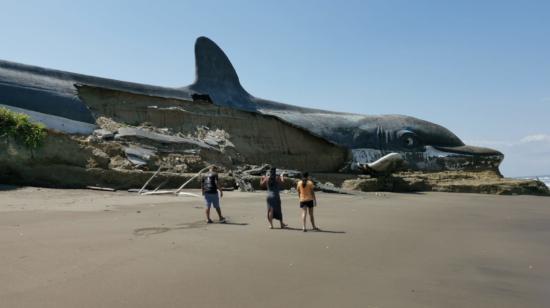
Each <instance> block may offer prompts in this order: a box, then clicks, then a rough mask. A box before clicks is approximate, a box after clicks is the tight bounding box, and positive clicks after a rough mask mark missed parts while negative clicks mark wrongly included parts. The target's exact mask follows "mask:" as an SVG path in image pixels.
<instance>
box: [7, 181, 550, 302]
mask: <svg viewBox="0 0 550 308" xmlns="http://www.w3.org/2000/svg"><path fill="white" fill-rule="evenodd" d="M264 198H265V195H264V194H263V193H238V192H228V193H226V195H225V197H224V198H223V200H222V202H223V203H222V206H223V211H224V213H225V214H226V216H227V217H228V218H229V220H230V222H232V224H227V225H223V224H213V225H207V224H205V223H204V217H203V207H202V202H201V200H200V199H198V198H194V197H172V196H146V197H145V196H143V197H139V196H136V195H135V194H129V193H126V192H116V193H110V192H97V191H87V190H51V189H38V188H22V189H17V190H6V191H0V249H1V252H0V264H1V266H0V307H56V308H59V307H79V308H84V307H340V308H341V307H548V306H549V305H550V259H549V256H550V198H545V197H530V196H491V195H475V194H451V193H426V194H388V193H384V194H382V195H376V194H374V193H373V194H368V195H365V196H343V195H331V194H319V199H320V201H319V206H318V207H317V208H316V214H317V215H316V216H317V219H318V224H319V226H320V227H321V228H322V229H323V230H326V232H307V233H303V232H301V231H299V230H268V229H267V228H266V227H267V223H266V221H265V204H264ZM295 199H296V196H295V195H283V211H284V215H285V217H286V219H287V222H288V223H289V224H290V226H291V227H295V228H299V227H300V225H299V218H298V216H299V209H298V207H297V203H296V200H295Z"/></svg>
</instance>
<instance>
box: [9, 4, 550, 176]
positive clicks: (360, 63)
mask: <svg viewBox="0 0 550 308" xmlns="http://www.w3.org/2000/svg"><path fill="white" fill-rule="evenodd" d="M1 8H2V9H1V10H0V37H1V38H2V44H1V45H0V46H1V48H0V59H3V60H9V61H15V62H21V63H26V64H34V65H40V66H45V67H50V68H56V69H61V70H68V71H74V72H79V73H84V74H90V75H97V76H102V77H109V78H115V79H121V80H127V81H134V82H142V83H147V84H155V85H163V86H183V85H187V84H189V83H191V82H192V81H193V79H194V56H193V43H194V41H195V39H196V37H198V36H201V35H204V36H208V37H210V38H211V39H213V40H214V41H215V42H217V43H218V44H219V45H220V46H221V47H222V49H224V51H225V52H226V53H227V55H228V56H229V58H230V59H231V61H232V62H233V65H234V66H235V68H236V70H237V72H238V74H239V77H240V79H241V83H242V84H243V86H244V87H245V88H246V89H247V90H248V91H249V92H250V93H252V94H254V95H256V96H259V97H263V98H268V99H272V100H276V101H281V102H285V103H291V104H296V105H303V106H310V107H316V108H324V109H329V110H338V111H349V112H357V113H364V114H406V115H411V116H415V117H419V118H422V119H425V120H429V121H432V122H435V123H438V124H441V125H443V126H446V127H447V128H449V129H451V130H452V131H453V132H455V133H456V134H457V135H458V136H459V137H460V138H461V139H462V140H464V141H465V142H466V143H470V144H474V145H484V146H489V147H493V148H496V149H499V150H501V151H503V152H504V153H505V155H506V158H505V160H504V163H503V164H502V168H501V170H502V172H503V173H504V174H505V175H507V176H521V175H534V174H550V124H549V122H550V121H549V117H550V56H549V55H550V1H506V0H502V1H489V0H487V1H468V0H462V1H451V0H449V1H445V0H440V1H436V0H433V1H421V0H416V1H406V0H402V1H397V0H395V1H392V0H385V1H382V0H380V1H367V0H365V1H270V2H267V1H204V0H203V1H154V2H153V1H99V0H96V1H47V2H46V1H24V0H19V1H12V0H7V1H5V0H2V1H1Z"/></svg>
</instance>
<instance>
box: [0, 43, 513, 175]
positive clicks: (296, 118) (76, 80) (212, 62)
mask: <svg viewBox="0 0 550 308" xmlns="http://www.w3.org/2000/svg"><path fill="white" fill-rule="evenodd" d="M195 68H196V79H195V81H194V83H193V84H191V85H189V86H186V87H182V88H167V87H159V86H150V85H143V84H137V83H131V82H123V81H117V80H111V79H106V78H98V77H93V76H86V75H81V74H75V73H69V72H63V71H57V70H51V69H45V68H40V67H35V66H28V65H23V64H18V63H12V62H6V61H0V105H3V106H7V107H8V108H12V109H15V110H19V111H23V112H27V113H29V114H31V116H32V115H34V116H40V115H42V116H44V115H45V116H54V117H55V118H54V120H55V121H50V122H52V124H51V125H55V123H57V122H56V121H59V120H60V119H63V120H64V119H68V120H69V121H75V122H74V123H85V125H93V124H94V122H95V121H94V118H93V116H92V115H91V113H90V111H89V110H88V109H87V107H86V104H85V102H83V101H82V100H81V98H80V97H79V96H78V89H77V87H76V85H79V84H82V85H88V86H94V87H98V88H105V89H110V90H119V91H125V92H130V93H135V94H140V95H149V96H157V97H166V98H173V99H183V100H192V97H193V96H194V95H197V94H199V95H208V97H209V98H210V99H211V100H212V102H213V103H214V104H216V105H220V106H226V107H230V108H236V109H240V110H246V111H251V112H257V113H262V114H268V115H272V116H276V117H278V118H280V119H282V120H283V121H286V122H288V123H291V124H293V125H296V126H299V127H302V128H305V129H307V130H308V131H310V132H311V133H312V134H314V135H317V136H320V137H322V138H325V139H327V140H329V141H331V142H333V143H335V144H338V145H341V146H344V147H347V148H349V149H350V150H351V152H352V154H353V155H352V156H353V162H352V167H356V166H361V165H364V164H366V163H368V162H373V161H375V160H377V159H380V158H381V157H383V156H385V155H387V154H390V153H399V154H401V156H402V157H403V158H404V160H405V161H406V163H407V165H408V167H409V168H411V169H414V170H433V171H436V170H486V169H492V170H498V166H499V164H500V162H501V161H502V159H503V154H502V153H500V152H498V151H496V150H493V149H488V148H480V147H472V146H467V145H465V144H464V143H463V142H462V141H461V140H460V138H458V137H457V136H456V135H455V134H453V133H452V132H450V131H449V130H448V129H446V128H444V127H442V126H440V125H437V124H434V123H431V122H428V121H424V120H421V119H417V118H414V117H410V116H404V115H379V116H373V115H360V114H352V113H340V112H333V111H325V110H319V109H311V108H303V107H298V106H293V105H288V104H283V103H278V102H274V101H269V100H265V99H261V98H258V97H255V96H253V95H251V94H249V93H248V92H247V91H246V90H245V89H244V88H243V87H242V86H241V84H240V81H239V77H238V75H237V73H236V71H235V69H234V68H233V65H232V64H231V62H230V61H229V59H228V57H227V56H226V55H225V53H224V52H223V51H222V50H221V49H220V48H219V47H218V46H217V45H216V44H215V43H214V42H213V41H211V40H210V39H208V38H206V37H199V38H198V39H197V41H196V43H195ZM71 123H72V124H74V123H73V122H71ZM86 129H89V127H88V126H86V128H85V129H83V130H84V131H85V130H86ZM69 132H80V131H79V129H76V130H75V131H69Z"/></svg>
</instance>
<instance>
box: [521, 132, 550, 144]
mask: <svg viewBox="0 0 550 308" xmlns="http://www.w3.org/2000/svg"><path fill="white" fill-rule="evenodd" d="M520 142H522V143H526V142H550V135H546V134H534V135H528V136H525V137H523V138H521V140H520Z"/></svg>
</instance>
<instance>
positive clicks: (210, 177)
mask: <svg viewBox="0 0 550 308" xmlns="http://www.w3.org/2000/svg"><path fill="white" fill-rule="evenodd" d="M201 188H202V195H203V196H204V200H205V204H206V221H207V222H208V223H212V222H213V221H212V219H210V207H212V206H213V207H214V208H215V209H216V212H218V217H219V218H220V222H221V223H225V218H224V217H223V216H222V210H221V209H220V198H221V197H223V192H222V190H221V189H220V187H219V181H218V174H217V173H216V172H215V168H214V166H212V167H210V170H209V172H208V174H207V175H206V176H204V177H203V178H202V181H201ZM218 192H219V196H218Z"/></svg>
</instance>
